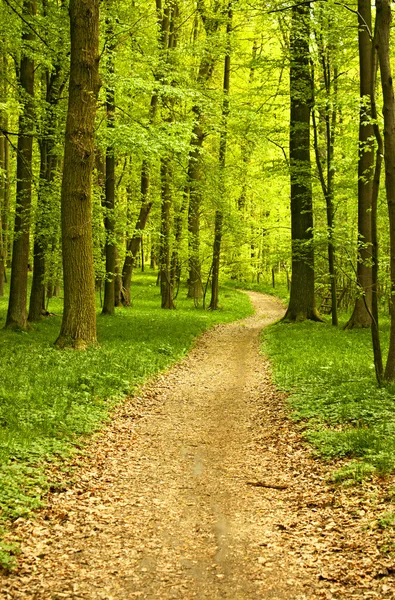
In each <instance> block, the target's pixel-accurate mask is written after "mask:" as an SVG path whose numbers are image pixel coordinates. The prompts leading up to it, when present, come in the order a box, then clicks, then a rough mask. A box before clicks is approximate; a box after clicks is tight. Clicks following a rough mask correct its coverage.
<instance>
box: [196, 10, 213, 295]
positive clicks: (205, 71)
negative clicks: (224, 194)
mask: <svg viewBox="0 0 395 600" xmlns="http://www.w3.org/2000/svg"><path fill="white" fill-rule="evenodd" d="M198 11H200V13H201V18H202V20H203V25H204V28H205V32H206V46H205V50H204V54H203V57H202V59H201V61H200V65H199V71H198V75H197V84H198V85H199V86H202V87H204V86H205V85H207V83H208V82H209V80H210V79H211V76H212V74H213V70H214V58H213V52H212V49H211V44H212V40H211V39H210V37H212V36H213V34H214V33H215V32H216V31H217V30H218V27H219V23H220V19H219V18H218V16H217V17H216V16H214V17H212V18H208V17H207V15H206V13H205V12H204V10H203V6H202V4H201V3H200V4H199V5H198ZM192 113H193V115H194V125H193V131H192V137H191V149H190V152H189V161H188V187H189V190H190V191H189V207H188V250H189V260H188V262H189V276H188V298H195V299H196V300H198V299H199V298H201V297H202V295H203V284H202V275H201V261H200V210H201V203H202V193H201V189H200V187H201V183H200V182H201V176H202V164H201V162H202V158H201V151H202V146H203V141H204V137H205V136H204V131H203V121H204V113H203V111H202V108H201V106H200V105H199V104H195V105H194V106H193V107H192Z"/></svg>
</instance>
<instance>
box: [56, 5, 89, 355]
mask: <svg viewBox="0 0 395 600" xmlns="http://www.w3.org/2000/svg"><path fill="white" fill-rule="evenodd" d="M70 33H71V64H70V86H69V104H68V112H67V123H66V139H65V154H64V167H63V180H62V196H61V201H62V248H63V277H64V312H63V320H62V326H61V330H60V334H59V337H58V339H57V341H56V345H57V346H59V347H62V348H63V347H65V346H68V347H73V348H85V347H86V346H88V345H90V344H94V343H96V306H95V284H94V268H93V242H92V202H91V186H92V170H93V163H94V124H95V115H96V103H97V95H98V92H99V88H100V80H99V55H98V50H99V0H71V2H70Z"/></svg>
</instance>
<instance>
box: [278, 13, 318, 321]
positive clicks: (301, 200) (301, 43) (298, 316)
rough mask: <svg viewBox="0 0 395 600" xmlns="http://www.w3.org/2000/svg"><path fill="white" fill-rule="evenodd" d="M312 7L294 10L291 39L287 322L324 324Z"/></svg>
mask: <svg viewBox="0 0 395 600" xmlns="http://www.w3.org/2000/svg"><path fill="white" fill-rule="evenodd" d="M309 36H310V5H309V4H297V5H294V6H293V8H292V29H291V37H290V58H291V67H290V100H291V117H290V150H289V152H290V173H291V237H292V284H291V293H290V300H289V306H288V310H287V312H286V315H285V317H284V319H285V320H286V321H303V320H305V319H312V320H320V317H319V315H318V313H317V310H316V308H315V298H314V247H313V196H312V186H311V160H310V112H311V103H312V81H311V73H310V50H309Z"/></svg>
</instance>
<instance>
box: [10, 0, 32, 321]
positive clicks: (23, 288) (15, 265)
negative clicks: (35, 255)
mask: <svg viewBox="0 0 395 600" xmlns="http://www.w3.org/2000/svg"><path fill="white" fill-rule="evenodd" d="M22 12H23V15H24V17H25V19H27V20H30V19H31V18H32V17H33V16H34V15H35V13H36V4H35V0H25V1H24V3H23V9H22ZM33 40H34V34H33V33H32V31H31V29H30V28H28V27H26V28H25V30H24V31H23V33H22V42H23V43H26V45H27V46H29V44H31V42H32V41H33ZM22 52H24V49H22ZM19 83H20V87H21V104H22V112H21V114H20V116H19V134H18V154H17V167H16V177H17V184H16V210H15V225H14V243H13V249H12V264H11V280H10V297H9V302H8V312H7V319H6V324H5V326H6V327H7V328H21V329H26V328H27V311H26V303H27V274H28V273H27V272H28V262H29V237H30V212H31V202H32V155H33V128H34V61H33V60H32V58H31V52H30V51H29V52H28V54H27V55H24V56H22V59H21V63H20V77H19Z"/></svg>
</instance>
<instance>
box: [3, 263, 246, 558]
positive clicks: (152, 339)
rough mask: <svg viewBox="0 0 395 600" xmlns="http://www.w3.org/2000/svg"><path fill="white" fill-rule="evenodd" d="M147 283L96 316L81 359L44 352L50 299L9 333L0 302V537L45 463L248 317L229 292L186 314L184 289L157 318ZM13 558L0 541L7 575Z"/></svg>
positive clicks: (50, 328) (37, 500)
mask: <svg viewBox="0 0 395 600" xmlns="http://www.w3.org/2000/svg"><path fill="white" fill-rule="evenodd" d="M155 279H156V277H155V275H153V274H145V275H137V274H136V276H135V278H134V281H133V284H132V300H133V302H132V304H133V305H132V307H131V308H127V309H125V308H122V309H118V310H117V311H116V314H115V316H114V317H103V316H100V315H98V320H97V321H98V322H97V328H98V341H99V346H98V347H96V348H89V349H88V350H86V351H84V352H76V351H72V350H58V349H55V348H54V346H53V343H54V341H55V339H56V337H57V335H58V333H59V329H60V323H61V311H62V303H61V300H60V299H55V298H54V299H52V300H51V301H50V305H49V310H50V311H51V313H53V314H52V316H50V317H48V318H44V319H43V320H42V321H40V322H39V323H37V324H34V325H33V327H32V329H31V330H30V331H28V332H22V331H20V332H15V331H6V330H4V329H2V327H3V325H4V322H5V317H6V309H7V299H6V298H5V297H4V298H0V356H1V361H0V537H1V529H2V527H3V528H4V526H5V525H6V524H7V523H9V522H10V521H12V520H15V519H17V518H18V517H20V516H26V515H27V514H28V513H29V512H30V511H31V510H32V509H35V508H37V507H39V506H40V505H41V503H42V499H43V496H44V495H45V493H46V491H47V490H48V488H49V486H50V485H51V480H50V475H49V474H48V473H49V470H48V468H47V467H48V464H49V463H50V462H53V461H59V460H61V459H62V458H63V457H65V456H67V455H69V454H70V452H72V451H73V449H74V450H75V449H76V448H78V447H80V446H81V444H83V441H84V439H85V438H86V436H87V435H89V434H90V433H92V432H94V431H95V430H97V429H98V428H99V427H100V426H101V424H102V423H103V422H104V421H105V420H106V419H108V418H109V415H110V414H111V409H112V408H113V407H114V405H115V404H116V403H118V402H119V401H121V400H122V398H124V397H125V396H128V395H130V394H132V393H133V390H134V389H135V388H136V386H138V385H139V384H141V383H142V382H143V381H144V380H145V379H147V378H148V377H149V376H151V375H153V374H154V373H157V372H158V371H160V370H163V369H165V368H166V367H168V366H169V365H170V364H172V363H173V362H175V361H176V360H178V359H180V358H181V357H182V356H183V355H184V354H185V353H186V352H187V351H188V350H189V348H190V347H191V344H192V341H193V340H194V338H195V337H196V336H197V335H199V334H200V333H201V332H202V331H204V330H206V329H207V328H208V327H210V326H211V325H213V324H215V323H219V322H221V323H223V322H229V321H233V320H235V319H239V318H242V317H245V316H247V315H249V314H251V312H252V307H251V304H250V302H249V299H248V297H247V296H246V295H245V294H242V293H240V292H237V291H235V290H232V289H226V290H222V294H221V297H220V301H221V304H222V306H223V308H222V309H221V310H218V311H212V312H209V311H203V310H201V309H196V308H195V307H194V305H193V301H191V300H186V299H185V296H186V292H185V293H184V290H181V291H180V294H179V297H178V299H177V310H162V309H161V308H160V298H159V288H158V287H156V286H155ZM98 309H99V310H100V307H99V306H98ZM14 550H15V549H14V548H11V547H8V546H7V544H5V543H4V542H3V545H1V542H0V564H2V565H3V566H4V567H7V568H8V567H10V565H11V563H12V557H11V555H12V554H13V552H14Z"/></svg>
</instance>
